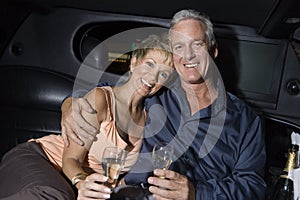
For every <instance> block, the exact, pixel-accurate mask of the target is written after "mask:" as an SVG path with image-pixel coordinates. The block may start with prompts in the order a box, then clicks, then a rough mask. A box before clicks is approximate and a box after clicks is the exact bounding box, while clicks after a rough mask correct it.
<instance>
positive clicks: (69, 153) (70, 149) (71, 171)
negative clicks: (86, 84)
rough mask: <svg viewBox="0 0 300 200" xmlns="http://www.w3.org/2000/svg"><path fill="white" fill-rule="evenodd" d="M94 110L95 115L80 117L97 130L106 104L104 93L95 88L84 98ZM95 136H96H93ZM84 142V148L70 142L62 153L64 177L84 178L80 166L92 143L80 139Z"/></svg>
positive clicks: (104, 114)
mask: <svg viewBox="0 0 300 200" xmlns="http://www.w3.org/2000/svg"><path fill="white" fill-rule="evenodd" d="M84 98H85V99H86V100H87V101H88V102H89V103H90V104H91V105H92V106H93V107H94V108H96V113H93V114H91V113H88V112H83V113H82V115H83V116H84V118H85V119H86V120H87V121H88V122H89V123H90V124H92V125H93V126H95V127H96V128H97V129H98V130H99V127H100V123H101V122H102V121H103V120H104V119H105V118H106V115H107V113H106V111H107V103H106V98H105V94H104V91H103V90H102V89H99V88H95V89H94V90H92V91H90V92H89V93H88V94H87V95H86V96H85V97H84ZM94 136H96V134H94ZM81 139H82V140H83V141H84V143H85V144H84V146H80V145H78V144H76V143H75V142H73V141H72V140H71V141H70V145H69V146H65V148H64V153H63V165H62V168H63V172H64V173H65V174H66V176H67V177H68V178H69V179H70V180H72V179H73V178H74V177H76V176H78V177H80V176H81V174H82V176H81V177H83V178H84V174H86V173H85V171H84V170H83V168H82V164H83V162H84V160H85V157H86V156H87V153H88V151H89V149H90V147H91V145H92V143H93V141H91V140H89V139H86V138H81ZM78 185H79V184H76V187H77V188H79V186H78Z"/></svg>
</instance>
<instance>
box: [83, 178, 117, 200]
mask: <svg viewBox="0 0 300 200" xmlns="http://www.w3.org/2000/svg"><path fill="white" fill-rule="evenodd" d="M107 179H108V178H107V177H106V176H104V175H102V174H98V173H94V174H91V175H89V176H88V177H86V179H85V180H84V181H80V182H79V183H78V185H77V188H78V197H77V200H87V199H93V200H95V199H109V198H110V194H111V192H112V190H111V189H110V188H108V187H106V186H105V185H104V184H103V183H104V182H106V181H107Z"/></svg>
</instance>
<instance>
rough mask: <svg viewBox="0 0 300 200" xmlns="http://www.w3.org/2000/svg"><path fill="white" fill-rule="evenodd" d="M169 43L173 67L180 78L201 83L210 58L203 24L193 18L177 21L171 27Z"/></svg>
mask: <svg viewBox="0 0 300 200" xmlns="http://www.w3.org/2000/svg"><path fill="white" fill-rule="evenodd" d="M171 45H172V50H173V53H174V55H173V57H174V65H175V69H176V71H177V72H178V74H179V75H180V78H181V80H183V81H185V82H188V83H191V84H197V83H202V82H203V81H204V79H205V78H206V75H207V70H208V66H209V60H210V58H209V53H208V46H207V38H206V35H205V32H204V27H203V25H202V24H201V23H199V21H197V20H194V19H187V20H183V21H180V22H178V23H177V24H175V25H174V26H173V28H172V32H171Z"/></svg>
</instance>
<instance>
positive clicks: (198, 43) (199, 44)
mask: <svg viewBox="0 0 300 200" xmlns="http://www.w3.org/2000/svg"><path fill="white" fill-rule="evenodd" d="M204 45H205V42H203V41H198V42H194V44H193V46H194V47H203V46H204Z"/></svg>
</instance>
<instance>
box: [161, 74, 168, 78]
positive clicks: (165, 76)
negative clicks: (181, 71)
mask: <svg viewBox="0 0 300 200" xmlns="http://www.w3.org/2000/svg"><path fill="white" fill-rule="evenodd" d="M160 75H161V76H162V77H163V78H164V79H167V78H168V77H169V76H168V74H167V73H161V74H160Z"/></svg>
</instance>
